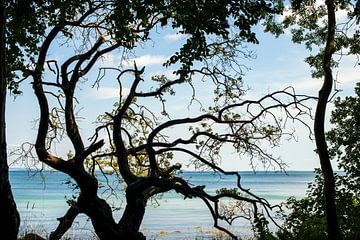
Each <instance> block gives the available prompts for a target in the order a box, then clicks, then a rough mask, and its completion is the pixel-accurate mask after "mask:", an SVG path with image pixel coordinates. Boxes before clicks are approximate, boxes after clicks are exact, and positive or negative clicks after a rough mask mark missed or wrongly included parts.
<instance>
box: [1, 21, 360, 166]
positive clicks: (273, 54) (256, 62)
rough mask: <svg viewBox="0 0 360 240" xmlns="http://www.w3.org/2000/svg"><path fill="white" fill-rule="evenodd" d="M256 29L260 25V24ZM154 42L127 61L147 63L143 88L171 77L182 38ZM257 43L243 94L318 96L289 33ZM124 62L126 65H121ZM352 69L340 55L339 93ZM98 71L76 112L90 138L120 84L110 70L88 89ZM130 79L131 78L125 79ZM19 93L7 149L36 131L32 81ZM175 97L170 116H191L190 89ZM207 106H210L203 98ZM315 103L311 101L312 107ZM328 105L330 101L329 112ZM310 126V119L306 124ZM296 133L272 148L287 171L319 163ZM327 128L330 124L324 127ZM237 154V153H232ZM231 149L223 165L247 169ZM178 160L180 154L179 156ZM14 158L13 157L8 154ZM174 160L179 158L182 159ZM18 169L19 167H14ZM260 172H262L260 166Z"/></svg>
mask: <svg viewBox="0 0 360 240" xmlns="http://www.w3.org/2000/svg"><path fill="white" fill-rule="evenodd" d="M258 28H260V27H258ZM153 36H154V37H153V41H152V42H149V43H147V44H145V45H143V46H141V47H137V48H136V50H135V53H134V56H131V55H130V56H129V59H130V61H129V62H133V61H136V63H137V65H138V66H139V67H140V66H145V67H146V70H145V74H144V79H145V81H144V83H142V84H143V86H142V87H143V88H144V89H145V88H147V83H148V81H147V79H149V78H150V76H152V75H154V74H165V75H169V76H171V74H172V71H173V68H172V67H170V68H169V69H164V68H163V67H162V63H163V62H164V61H166V59H167V58H168V57H169V56H170V55H171V53H173V52H174V50H177V48H178V46H179V45H180V43H181V42H183V41H184V39H185V38H186V36H182V35H179V34H176V33H175V32H174V31H173V30H165V31H159V32H158V33H154V35H153ZM258 39H259V41H260V44H259V45H249V46H248V47H249V49H251V50H254V52H255V54H256V58H255V59H251V60H242V61H244V62H243V63H244V64H245V65H246V66H247V67H249V68H250V70H248V71H247V73H246V75H245V77H244V85H245V86H246V87H248V88H249V89H250V90H249V91H248V92H247V95H246V98H251V99H257V98H259V97H261V96H262V95H264V94H267V93H269V92H271V91H275V90H281V89H283V88H285V87H286V86H289V85H292V86H294V87H295V88H296V90H297V93H303V94H310V95H316V94H317V91H318V90H319V88H320V86H321V83H322V81H321V80H319V79H312V78H311V74H310V68H309V67H308V65H307V64H306V63H305V62H304V58H305V57H306V56H307V54H308V52H307V50H306V49H305V48H304V46H301V45H296V44H294V43H292V42H291V37H290V35H289V34H288V33H286V34H284V35H282V36H280V37H279V38H275V37H273V36H272V35H270V34H267V33H262V32H261V31H258ZM121 54H122V53H121V52H120V51H118V52H113V53H111V54H109V55H107V56H106V57H105V58H104V59H102V60H101V61H99V62H98V64H97V65H96V68H98V67H100V66H113V65H114V64H115V65H119V63H120V62H121ZM67 55H68V50H66V48H64V47H59V46H58V45H56V44H54V45H53V46H52V48H51V50H50V54H49V57H51V58H54V59H57V60H59V61H62V60H64V59H66V56H67ZM125 66H126V63H125ZM356 71H357V69H356V68H354V59H351V58H344V59H343V60H342V64H341V66H340V68H339V69H337V70H336V71H335V75H336V76H337V81H338V82H339V83H338V87H339V88H340V89H342V90H343V91H342V92H341V93H340V94H339V96H345V95H349V94H352V92H353V87H354V85H355V83H356V82H357V81H359V80H360V77H359V75H358V74H357V72H356ZM96 74H97V70H96V69H95V70H94V71H93V72H92V73H90V74H89V77H88V78H89V79H88V82H86V83H84V84H83V85H81V86H80V88H79V89H78V90H77V91H78V92H77V94H78V98H79V102H80V103H81V104H80V105H81V106H80V107H79V110H80V112H79V113H80V115H81V116H83V117H84V118H83V119H82V120H80V121H79V125H80V129H81V132H82V133H83V134H84V136H85V137H84V138H87V137H90V136H91V134H92V133H93V122H94V121H95V120H96V117H97V115H99V114H102V113H104V112H110V111H111V110H112V106H113V104H114V103H115V102H116V100H117V96H118V92H119V90H118V88H117V84H116V81H115V73H110V74H109V75H108V77H106V78H104V79H103V80H102V82H101V84H100V87H99V88H91V87H90V85H91V84H92V83H93V82H94V78H95V76H96ZM128 82H129V81H128ZM124 86H125V89H124V94H126V87H127V86H129V85H128V84H127V82H126V81H125V82H124ZM21 90H22V91H23V94H22V95H21V96H18V97H16V98H15V99H14V98H13V97H12V96H9V98H8V101H7V103H8V105H7V142H8V146H9V149H14V148H15V147H16V146H19V145H20V144H21V143H23V142H34V140H35V134H36V130H35V129H36V127H37V125H36V119H37V118H38V107H37V101H36V98H35V96H34V95H33V92H32V88H31V84H30V81H28V82H24V83H23V85H22V86H21ZM176 90H177V95H176V96H175V97H171V98H169V100H168V103H169V105H170V112H172V114H173V115H174V116H178V117H186V116H188V115H192V114H195V113H196V112H197V110H198V109H199V105H198V104H197V103H193V104H192V105H191V106H190V107H188V104H189V97H191V89H190V88H189V87H188V86H184V87H179V88H177V89H176ZM203 90H204V91H201V92H198V93H197V97H198V98H199V99H202V100H203V101H205V102H206V101H209V99H208V98H209V95H208V92H207V91H211V89H203ZM147 101H149V102H148V103H149V105H150V107H151V108H153V109H155V110H159V109H160V106H159V104H158V103H157V102H156V101H153V102H152V100H147ZM207 104H210V103H208V102H207ZM314 106H315V105H314ZM331 108H332V106H331V105H329V111H331ZM309 124H310V125H311V124H312V123H311V122H309ZM295 127H296V136H297V138H298V141H297V142H296V141H282V143H281V145H280V147H278V148H276V149H271V152H273V153H274V155H275V156H279V157H281V158H282V160H283V161H285V162H286V163H287V164H288V169H289V170H312V169H313V168H315V167H319V161H318V159H317V156H316V155H315V154H314V149H315V145H314V142H312V141H311V140H310V139H309V137H308V135H309V133H308V131H307V130H306V129H305V128H304V127H302V126H300V125H296V126H295ZM328 127H329V126H328ZM176 131H178V130H173V131H170V132H169V134H174V135H177V134H178V133H177V132H176ZM69 149H70V145H69V143H68V142H67V141H65V142H64V143H62V144H61V145H58V146H57V148H56V149H55V152H57V153H58V154H62V155H64V154H65V153H66V152H67V151H68V150H69ZM235 155H236V154H235ZM235 155H234V154H231V153H225V154H224V156H223V158H222V162H221V165H222V166H223V167H224V168H225V169H232V170H250V169H251V167H250V165H249V161H248V160H247V159H241V160H239V159H238V156H235ZM180 158H181V157H180ZM11 159H14V157H11ZM175 161H179V162H183V161H184V160H183V159H176V160H175ZM14 166H15V167H18V165H14ZM258 170H262V168H261V166H260V167H259V168H258Z"/></svg>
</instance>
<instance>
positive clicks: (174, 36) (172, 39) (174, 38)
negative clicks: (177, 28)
mask: <svg viewBox="0 0 360 240" xmlns="http://www.w3.org/2000/svg"><path fill="white" fill-rule="evenodd" d="M186 37H187V35H186V34H182V33H174V34H166V35H165V36H164V39H165V40H166V41H169V42H176V41H179V40H182V39H184V38H186Z"/></svg>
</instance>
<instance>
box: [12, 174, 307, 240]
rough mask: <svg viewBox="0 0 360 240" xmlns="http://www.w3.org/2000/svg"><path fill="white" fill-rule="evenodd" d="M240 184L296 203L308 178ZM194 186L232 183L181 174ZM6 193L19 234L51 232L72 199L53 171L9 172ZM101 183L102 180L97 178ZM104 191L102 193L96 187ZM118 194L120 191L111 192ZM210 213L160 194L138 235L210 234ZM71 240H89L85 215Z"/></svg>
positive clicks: (254, 178) (259, 177)
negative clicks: (16, 217)
mask: <svg viewBox="0 0 360 240" xmlns="http://www.w3.org/2000/svg"><path fill="white" fill-rule="evenodd" d="M241 175H242V185H243V186H244V187H245V188H249V189H251V191H253V192H254V193H256V194H258V195H259V196H261V197H264V198H266V199H267V200H269V201H270V202H271V203H280V202H281V201H285V200H286V199H287V198H288V197H290V196H295V197H297V198H301V197H303V196H304V195H305V192H306V188H307V183H309V182H311V181H312V180H313V179H314V173H312V172H308V171H304V172H303V171H300V172H297V171H290V172H287V174H284V173H274V172H257V173H256V174H254V173H253V172H241ZM182 176H183V177H184V178H185V179H189V180H190V181H191V182H192V183H193V184H195V185H206V190H208V191H209V192H215V190H216V189H218V188H222V187H229V188H230V187H235V186H236V184H235V183H236V179H235V177H232V176H219V175H217V174H213V173H209V172H202V173H200V172H185V173H183V174H182ZM10 178H11V182H12V188H13V192H14V195H15V200H16V202H17V206H18V209H19V211H20V215H21V219H22V222H21V224H22V225H21V228H22V230H23V231H24V230H25V229H27V230H32V229H36V231H37V232H40V233H41V232H43V235H46V232H48V231H51V230H52V229H54V228H55V227H56V224H57V220H56V218H58V217H61V216H63V215H64V213H65V211H66V209H67V203H66V200H67V199H71V198H72V196H73V195H75V196H76V194H77V192H76V190H72V189H71V187H70V184H66V182H67V180H68V179H67V177H66V175H64V174H61V173H58V172H50V171H45V172H43V175H42V176H41V175H39V174H37V175H33V173H31V172H28V171H25V170H13V171H11V173H10ZM102 181H103V183H104V184H105V182H104V181H105V179H102ZM109 181H110V182H111V185H112V186H113V187H114V188H115V190H116V189H121V188H122V186H121V184H119V183H117V181H116V179H115V178H109ZM101 189H105V188H101ZM117 192H121V191H117ZM102 197H103V198H107V199H108V202H110V203H113V205H114V208H117V209H119V210H117V211H115V212H114V215H115V217H116V219H118V217H119V216H120V215H121V211H122V206H124V203H123V202H122V199H123V196H122V195H118V196H113V195H111V194H110V192H109V191H105V192H104V191H102ZM212 225H213V223H212V218H211V214H210V213H209V211H208V210H207V208H206V206H205V205H204V204H203V202H202V201H200V200H197V199H186V200H184V199H183V198H182V197H181V196H179V195H177V194H176V193H175V192H170V193H167V194H164V195H163V196H162V197H161V198H158V199H154V200H153V201H152V203H151V205H150V206H149V207H148V209H147V212H146V215H145V217H144V221H143V225H142V231H143V232H144V234H145V235H147V236H148V237H149V239H195V237H196V236H201V235H207V234H210V233H211V232H212V230H213V228H212ZM233 229H234V230H235V231H237V232H241V233H242V234H246V233H247V232H248V231H249V225H248V224H246V223H244V222H240V223H238V224H237V225H235V226H233ZM67 236H69V237H74V238H76V239H92V238H93V237H91V236H93V229H92V226H91V223H90V222H89V220H88V219H87V218H86V216H84V215H81V216H79V217H78V218H77V219H76V222H75V224H74V226H73V228H72V229H71V231H70V232H69V233H68V235H67Z"/></svg>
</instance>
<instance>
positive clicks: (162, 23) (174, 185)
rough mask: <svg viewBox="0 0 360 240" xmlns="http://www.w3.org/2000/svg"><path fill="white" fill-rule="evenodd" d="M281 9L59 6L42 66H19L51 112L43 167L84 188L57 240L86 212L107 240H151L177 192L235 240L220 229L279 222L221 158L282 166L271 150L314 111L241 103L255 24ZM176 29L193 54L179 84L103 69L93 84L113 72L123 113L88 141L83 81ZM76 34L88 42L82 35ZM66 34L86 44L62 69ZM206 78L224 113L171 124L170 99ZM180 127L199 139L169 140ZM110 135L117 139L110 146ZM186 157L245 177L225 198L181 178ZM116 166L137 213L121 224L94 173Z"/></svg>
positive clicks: (198, 4) (108, 116) (269, 99)
mask: <svg viewBox="0 0 360 240" xmlns="http://www.w3.org/2000/svg"><path fill="white" fill-rule="evenodd" d="M281 6H282V5H279V3H278V2H276V1H275V2H273V1H266V2H265V1H242V2H229V3H227V4H223V3H222V2H216V1H209V2H206V1H192V2H188V4H187V5H186V4H184V3H183V1H181V2H177V1H174V2H168V1H145V2H144V1H86V2H85V3H84V4H80V5H79V6H76V7H74V9H73V11H69V10H68V9H69V8H68V7H67V8H65V9H67V10H66V11H65V10H64V9H62V8H60V9H59V8H56V7H55V8H54V9H52V11H54V12H56V13H58V14H56V16H58V18H57V17H56V16H54V19H52V22H50V23H49V25H48V26H47V27H48V29H47V31H44V32H47V34H46V36H44V38H43V39H42V41H41V42H39V44H40V45H39V48H36V49H39V50H38V51H33V52H32V54H31V55H30V56H31V58H29V60H30V62H31V64H28V65H26V64H21V61H20V64H21V65H22V66H25V68H23V69H20V70H21V71H22V72H23V73H24V79H22V80H20V81H24V80H25V79H27V78H29V77H31V78H32V79H33V89H34V93H35V95H36V97H37V100H38V103H39V108H40V119H39V127H38V132H37V139H36V142H35V150H36V154H37V156H38V158H39V160H40V161H41V162H42V163H45V164H46V165H48V166H49V167H51V168H54V169H56V170H58V171H61V172H64V173H66V174H68V175H69V176H70V177H71V178H72V179H74V181H75V182H76V184H77V186H78V188H79V191H80V193H79V196H78V197H77V199H74V200H71V201H69V204H70V207H69V210H68V211H67V213H66V214H65V215H64V217H62V218H60V224H59V226H58V228H57V229H56V230H55V231H54V232H52V234H51V235H50V239H59V238H60V237H61V236H62V235H63V234H64V232H65V231H66V230H67V229H68V228H69V227H70V226H71V224H72V221H73V220H74V219H75V217H76V216H77V215H78V214H79V213H85V214H86V215H87V216H89V218H90V219H91V221H92V224H93V226H94V229H95V231H96V234H97V235H98V236H99V238H100V239H144V238H145V237H144V236H143V235H142V234H141V233H140V232H139V229H140V225H141V222H142V218H143V216H144V213H145V209H146V204H147V202H148V200H149V199H150V198H151V197H153V196H156V195H157V194H160V193H163V192H167V191H170V190H174V191H176V192H177V193H179V194H181V195H183V196H184V197H185V198H193V197H196V198H200V199H201V200H202V201H203V202H204V204H205V205H206V206H207V207H208V208H209V211H210V212H211V214H212V216H213V219H214V226H215V227H216V228H218V229H220V230H222V231H225V232H226V233H228V234H229V235H230V236H231V237H232V238H234V239H236V236H235V235H234V234H232V233H231V232H230V231H229V230H227V229H226V228H225V227H223V226H221V225H220V221H221V220H225V221H227V222H228V223H231V222H232V221H233V220H235V219H237V218H239V217H247V218H249V217H251V218H252V219H253V220H254V221H255V222H258V221H260V220H259V218H258V216H259V214H260V208H262V209H263V211H265V213H267V214H268V215H269V216H270V214H269V211H270V210H271V209H272V208H273V206H271V205H270V204H269V203H268V202H267V201H266V200H265V199H262V198H260V197H258V196H256V195H254V194H253V193H251V192H250V191H249V190H246V189H244V188H243V187H242V186H241V183H240V177H241V176H240V175H239V173H238V172H227V171H224V170H223V169H221V167H219V165H218V161H219V154H220V153H221V151H222V149H223V148H224V147H226V146H229V145H230V146H232V147H233V149H234V150H236V151H237V152H238V153H239V154H241V155H246V154H247V155H249V157H250V158H251V159H253V158H258V159H259V160H260V161H262V162H263V163H264V164H270V165H271V164H273V165H277V166H279V167H283V166H282V164H281V162H279V160H278V159H276V158H274V157H273V156H272V155H271V154H269V153H267V152H266V151H265V150H264V149H263V147H262V144H266V145H271V146H276V145H277V144H278V142H279V140H280V138H281V137H282V136H284V135H287V133H286V132H284V131H285V130H284V129H283V126H284V123H285V124H286V122H287V121H286V120H288V119H292V120H294V121H300V122H302V120H301V119H300V117H301V115H303V114H305V113H307V112H308V108H306V106H305V105H304V102H305V101H306V100H308V99H309V97H307V96H298V95H296V94H295V93H294V92H293V89H292V88H288V89H285V90H283V91H278V92H273V93H270V94H268V95H266V96H264V97H262V98H261V99H259V100H243V101H241V99H239V96H241V95H242V94H243V89H242V85H241V76H242V73H241V68H240V69H239V68H235V67H236V66H239V64H238V62H236V60H237V57H238V56H239V55H240V54H242V55H243V56H247V55H246V54H245V53H244V52H243V51H242V49H241V43H243V42H252V43H257V39H256V36H255V34H254V33H253V32H252V29H251V27H252V26H253V25H255V24H257V23H259V22H260V21H261V20H265V21H267V20H269V21H270V20H271V19H273V17H274V14H276V13H278V12H279V10H281ZM78 8H79V9H80V10H78ZM70 9H71V8H70ZM62 11H65V12H64V13H63V12H62ZM61 13H63V14H61ZM230 20H231V21H230ZM195 23H196V24H195ZM168 25H170V26H171V27H172V28H176V29H179V33H181V34H185V35H186V36H187V39H186V41H185V43H184V45H183V46H182V47H181V48H180V49H179V51H178V52H176V53H174V54H173V55H172V56H171V57H170V59H169V60H168V61H167V62H165V64H164V65H165V66H178V69H177V70H176V71H175V72H174V74H175V75H174V77H172V78H169V77H166V76H164V75H161V76H154V77H153V78H152V79H144V78H143V75H144V71H145V69H144V68H141V69H139V68H138V67H137V65H136V62H135V63H134V66H133V67H129V68H125V69H124V68H113V67H112V68H102V69H100V74H99V76H100V77H99V78H98V79H96V80H95V83H94V84H97V83H100V81H101V79H102V76H103V75H104V74H108V73H109V71H114V72H115V73H116V76H115V77H113V78H114V80H116V81H117V82H118V84H119V99H118V101H117V103H116V104H115V106H114V107H115V108H114V109H113V111H111V112H107V113H105V114H104V115H103V116H101V117H100V118H99V125H98V127H97V128H96V129H95V133H94V135H93V138H92V139H91V141H89V142H86V141H85V140H84V137H83V136H82V135H81V133H80V130H79V127H78V120H77V117H76V110H75V109H76V90H77V87H78V86H79V85H80V84H81V80H82V79H84V78H85V77H86V76H87V75H88V74H89V73H90V72H91V71H92V69H93V68H94V66H95V63H96V62H97V60H98V59H100V58H101V57H102V56H103V55H105V54H107V53H110V52H112V51H114V50H115V49H118V48H122V49H125V50H131V49H133V48H134V47H135V46H136V45H137V44H139V43H141V42H144V41H147V40H149V39H150V36H151V31H152V30H153V29H155V28H156V27H157V28H161V27H166V26H168ZM77 33H80V37H81V38H76V34H77ZM59 37H63V38H65V39H66V40H68V41H67V43H68V44H69V43H71V42H70V40H71V39H75V40H76V41H79V42H80V41H81V43H82V47H81V49H80V51H79V52H76V53H75V55H71V56H70V57H69V58H68V59H67V60H64V61H62V62H60V61H59V60H56V59H48V53H49V48H50V46H51V44H54V42H55V40H56V39H59ZM229 69H232V70H230V71H229ZM50 73H53V75H52V77H50V75H49V74H50ZM195 76H199V77H200V78H203V80H204V81H206V82H207V84H208V85H209V86H211V87H213V88H214V90H213V92H214V99H215V101H214V104H213V106H210V107H209V108H207V109H206V108H205V107H203V109H202V112H200V113H199V114H198V115H196V116H195V117H189V116H184V117H183V118H174V119H171V118H170V116H169V114H168V113H167V111H166V102H165V97H167V98H169V97H171V95H172V94H175V88H176V87H177V86H179V85H186V84H188V85H189V86H190V87H192V88H193V89H194V90H195V89H196V86H195V85H194V82H196V83H199V84H201V81H198V80H196V79H197V78H195ZM45 79H46V80H45ZM125 79H127V81H130V84H129V92H128V93H127V95H124V94H123V92H122V89H123V86H124V84H125ZM129 79H130V80H129ZM142 82H146V83H148V84H151V85H152V88H150V90H149V89H148V88H145V87H144V86H141V83H142ZM54 89H55V90H54ZM52 97H55V104H56V105H55V107H51V104H52V103H53V102H54V101H52V100H49V99H50V98H52ZM151 98H155V99H158V100H160V103H161V104H162V105H163V106H164V109H163V110H162V111H161V113H162V115H163V117H159V116H161V114H157V113H155V112H154V110H151V108H150V107H149V106H148V101H149V100H148V99H151ZM192 100H194V97H193V98H192ZM290 109H291V110H290ZM275 110H277V111H280V110H281V111H282V112H283V117H284V119H282V118H281V117H280V115H281V114H275V113H274V112H273V111H275ZM182 126H185V127H188V128H189V130H188V131H186V130H184V129H185V128H184V127H182ZM174 127H178V128H179V127H180V129H181V130H182V131H184V132H187V133H188V135H187V136H186V135H184V136H179V138H176V139H172V138H169V137H168V136H167V134H166V131H167V130H168V129H170V128H174ZM62 133H64V134H65V135H66V136H67V137H68V138H69V140H70V142H71V144H72V147H73V149H74V154H69V156H68V158H64V157H61V156H57V155H54V154H53V153H52V149H51V147H52V146H53V144H54V143H55V140H61V138H60V135H61V134H62ZM289 135H291V133H289ZM102 136H105V137H107V138H108V139H107V140H106V141H104V140H102V139H101V137H102ZM176 153H182V154H183V155H180V156H184V155H185V156H187V157H190V158H191V159H192V161H193V163H194V164H195V165H197V166H199V167H204V168H207V169H212V170H213V171H215V172H218V173H221V174H227V175H234V176H235V178H236V181H237V187H238V188H237V189H219V191H218V192H217V193H216V194H209V193H208V192H207V191H206V190H205V188H206V187H205V186H192V185H191V184H190V183H189V182H188V181H186V180H185V179H182V178H181V177H180V176H178V175H176V171H178V170H180V169H181V166H180V165H179V164H176V163H174V158H176V157H179V155H177V154H176ZM109 168H110V169H111V170H112V172H114V174H118V176H119V177H121V178H122V179H123V181H124V182H125V184H126V190H125V192H126V206H125V210H124V213H123V215H122V217H121V218H120V219H119V220H118V221H117V220H116V219H114V217H113V215H112V210H111V207H110V205H109V204H108V203H107V202H106V201H105V200H104V199H102V198H100V197H99V195H98V179H97V177H96V171H95V170H96V169H99V170H100V171H103V172H105V170H107V169H109ZM224 199H233V200H234V201H235V203H236V204H235V205H234V207H235V209H236V210H238V212H237V213H235V215H234V214H229V212H227V211H226V209H225V208H222V207H221V206H222V205H221V204H222V202H223V201H224ZM240 203H241V204H240ZM240 205H241V206H244V205H246V206H248V207H249V208H251V212H250V213H251V214H250V216H249V212H248V211H241V210H242V208H240ZM237 206H238V208H236V207H237ZM246 214H247V215H246Z"/></svg>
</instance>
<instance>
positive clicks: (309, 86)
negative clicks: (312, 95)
mask: <svg viewBox="0 0 360 240" xmlns="http://www.w3.org/2000/svg"><path fill="white" fill-rule="evenodd" d="M322 83H323V80H322V79H308V80H304V81H301V82H297V83H293V84H292V86H293V87H294V88H295V90H314V89H315V90H318V89H320V87H321V85H322Z"/></svg>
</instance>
